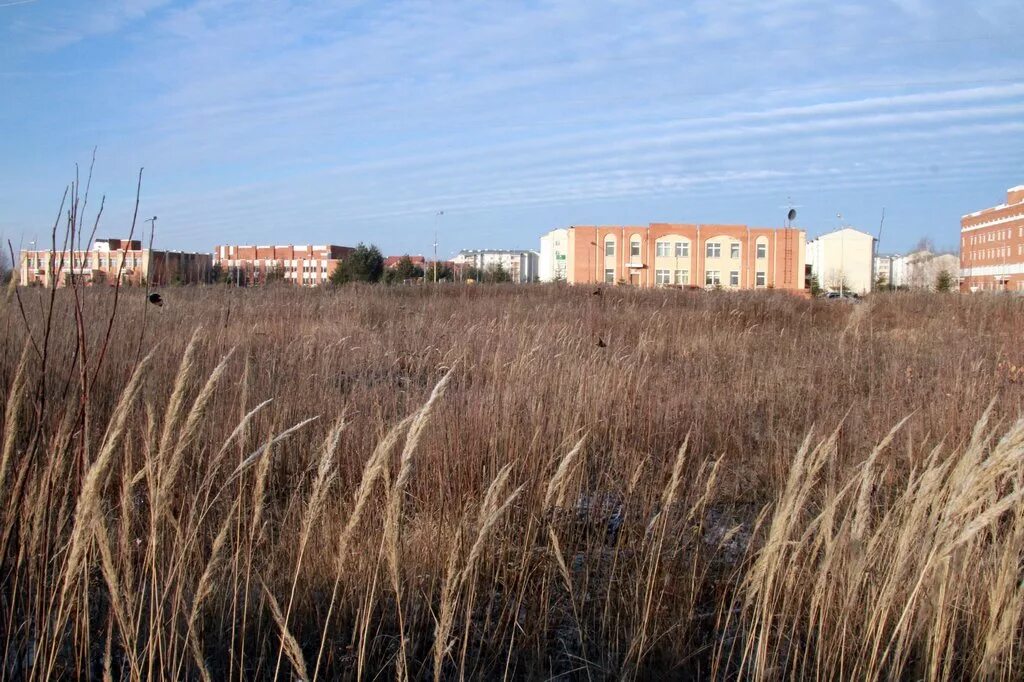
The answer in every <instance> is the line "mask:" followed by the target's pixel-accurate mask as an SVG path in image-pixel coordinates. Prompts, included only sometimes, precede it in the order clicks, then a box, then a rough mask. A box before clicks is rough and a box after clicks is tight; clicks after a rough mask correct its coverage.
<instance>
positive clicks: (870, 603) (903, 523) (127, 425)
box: [0, 286, 1024, 680]
mask: <svg viewBox="0 0 1024 682" xmlns="http://www.w3.org/2000/svg"><path fill="white" fill-rule="evenodd" d="M142 293H143V292H141V291H135V290H123V291H121V292H120V294H119V297H118V300H117V301H116V306H117V308H116V310H115V308H114V306H115V299H114V296H113V292H111V291H109V290H106V289H103V288H89V289H87V288H77V289H75V290H66V291H59V292H56V293H55V294H53V293H52V292H49V291H45V290H38V289H35V290H21V291H20V292H18V296H13V295H9V296H7V297H5V298H4V299H3V302H2V303H0V317H2V319H3V320H4V322H3V324H4V328H5V329H6V330H7V331H8V333H7V335H6V337H5V339H4V348H3V351H2V353H0V357H2V359H0V382H2V389H0V395H2V396H3V405H2V406H0V415H2V418H3V422H2V428H3V432H2V437H0V446H2V448H3V449H2V453H0V499H2V500H3V505H2V507H0V543H2V545H0V552H2V553H0V564H2V565H0V569H2V583H0V589H2V591H0V604H2V607H3V611H2V614H0V616H2V618H3V621H2V622H3V629H2V631H3V637H2V638H0V644H2V649H3V651H2V655H0V662H2V669H0V679H19V680H21V679H25V680H43V679H61V678H63V679H91V678H95V679H182V678H188V679H204V680H212V679H229V680H230V679H238V680H242V679H289V678H296V677H298V678H303V679H320V680H327V679H338V678H368V679H369V678H379V677H383V678H399V679H431V678H433V679H442V678H443V679H479V678H507V679H523V678H525V679H547V678H549V677H554V676H562V677H568V678H578V679H618V678H644V679H646V678H652V677H658V676H665V675H668V676H672V677H677V678H678V677H700V678H720V679H731V678H742V679H749V678H754V679H782V678H789V679H849V678H854V679H898V678H904V679H965V678H986V679H1006V680H1009V679H1019V678H1020V677H1021V676H1022V673H1024V665H1022V662H1021V644H1022V641H1021V640H1022V638H1021V625H1022V616H1021V609H1022V605H1024V583H1022V575H1021V565H1022V564H1021V561H1022V559H1024V504H1022V500H1021V496H1022V495H1024V492H1022V491H1024V424H1022V423H1021V422H1019V421H1018V419H1019V417H1020V415H1021V413H1022V410H1021V408H1022V405H1024V385H1022V383H1021V373H1020V372H1018V371H1016V369H1015V368H1017V367H1020V366H1022V365H1024V347H1022V346H1021V344H1020V339H1021V338H1024V302H1022V301H1020V300H1017V299H1011V298H991V297H953V296H950V297H942V296H937V295H903V294H894V295H887V296H880V297H875V298H873V299H871V300H869V301H868V302H866V303H864V304H862V305H859V306H846V305H835V304H829V303H826V302H820V301H803V300H798V299H795V298H791V297H789V296H787V295H785V294H776V293H772V292H759V293H756V294H755V293H735V294H730V293H724V292H721V293H718V292H716V293H708V294H705V293H692V292H679V291H648V292H643V291H634V290H630V289H624V288H615V289H607V290H605V292H604V295H603V296H600V297H596V296H591V295H590V292H589V290H578V289H572V288H566V287H558V286H537V287H458V286H451V287H437V288H390V289H389V288H382V287H357V286H352V287H346V288H342V289H336V290H333V289H324V290H303V291H298V290H292V289H287V288H279V289H274V288H268V289H260V290H238V289H233V288H219V287H208V288H181V289H167V290H165V291H163V292H162V294H163V296H164V299H165V302H166V304H165V306H164V307H163V308H161V309H156V308H152V309H147V308H146V305H147V304H146V303H145V301H144V299H143V297H142ZM23 311H24V312H23ZM111 317H112V318H113V323H112V324H111V323H110V322H109V321H110V319H111ZM108 325H109V326H110V334H109V337H108V336H107V328H108ZM598 337H600V338H602V339H604V341H605V342H606V344H607V347H599V346H598V345H597V343H596V341H597V339H598ZM101 348H102V349H103V356H102V358H101V357H100V354H99V350H98V349H101ZM83 368H84V370H83ZM83 377H84V378H83ZM93 377H94V379H93ZM86 403H87V405H86Z"/></svg>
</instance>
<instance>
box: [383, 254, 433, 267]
mask: <svg viewBox="0 0 1024 682" xmlns="http://www.w3.org/2000/svg"><path fill="white" fill-rule="evenodd" d="M403 258H408V259H409V260H410V261H412V264H413V265H415V266H416V267H418V268H426V267H427V259H426V258H424V257H423V256H408V255H405V256H388V257H387V258H385V259H384V267H385V268H387V269H389V270H390V269H393V268H396V267H398V263H399V261H401V260H402V259H403Z"/></svg>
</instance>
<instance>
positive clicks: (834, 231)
mask: <svg viewBox="0 0 1024 682" xmlns="http://www.w3.org/2000/svg"><path fill="white" fill-rule="evenodd" d="M840 232H856V233H857V234H862V235H864V236H865V237H871V238H872V239H874V238H875V235H873V234H871V233H869V232H865V231H864V230H858V229H857V228H855V227H850V226H849V225H846V226H844V227H840V228H839V229H838V230H832V231H831V232H824V233H822V234H819V235H818V236H817V237H815V238H814V239H812V240H811V241H816V240H818V239H821V238H822V237H827V236H829V235H832V234H839V233H840Z"/></svg>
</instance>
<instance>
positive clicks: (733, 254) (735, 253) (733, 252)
mask: <svg viewBox="0 0 1024 682" xmlns="http://www.w3.org/2000/svg"><path fill="white" fill-rule="evenodd" d="M739 257H740V245H739V244H730V245H729V258H739Z"/></svg>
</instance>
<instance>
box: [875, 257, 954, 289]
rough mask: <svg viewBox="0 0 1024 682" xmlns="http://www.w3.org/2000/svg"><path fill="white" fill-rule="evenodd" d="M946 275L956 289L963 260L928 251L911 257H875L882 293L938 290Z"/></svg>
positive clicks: (878, 281) (876, 281)
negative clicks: (941, 278)
mask: <svg viewBox="0 0 1024 682" xmlns="http://www.w3.org/2000/svg"><path fill="white" fill-rule="evenodd" d="M942 273H945V274H947V275H948V276H949V277H950V278H952V283H953V287H954V288H956V287H957V281H958V280H959V277H960V258H959V256H957V255H956V254H954V253H933V252H932V251H928V250H926V249H922V250H920V251H913V252H911V253H908V254H905V255H901V254H897V253H894V254H885V255H879V256H875V283H876V285H878V287H880V288H883V289H935V288H936V286H937V285H938V282H939V276H940V275H941V274H942Z"/></svg>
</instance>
